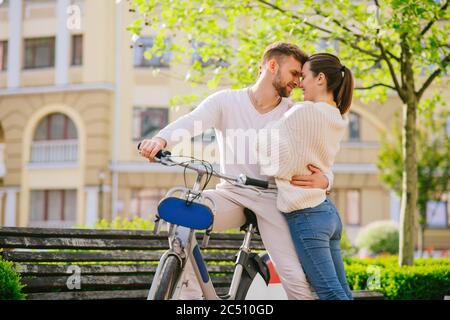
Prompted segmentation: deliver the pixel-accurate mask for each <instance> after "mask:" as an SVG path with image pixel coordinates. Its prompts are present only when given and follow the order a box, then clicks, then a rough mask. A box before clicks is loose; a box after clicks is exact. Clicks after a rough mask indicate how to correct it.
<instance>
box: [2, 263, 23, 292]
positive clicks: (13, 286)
mask: <svg viewBox="0 0 450 320" xmlns="http://www.w3.org/2000/svg"><path fill="white" fill-rule="evenodd" d="M22 288H23V285H21V284H20V276H19V274H18V273H17V272H16V270H14V266H13V264H12V262H9V261H5V260H2V259H1V258H0V300H24V299H25V294H23V293H22Z"/></svg>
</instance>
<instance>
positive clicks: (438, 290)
mask: <svg viewBox="0 0 450 320" xmlns="http://www.w3.org/2000/svg"><path fill="white" fill-rule="evenodd" d="M397 259H398V258H397V257H396V256H385V257H377V258H366V259H358V258H345V270H346V274H347V280H348V282H349V285H350V288H351V289H352V290H367V289H370V290H374V291H379V292H381V293H383V294H384V297H385V299H392V300H425V299H434V300H442V299H443V298H444V296H445V295H450V259H432V258H426V259H425V258H424V259H416V261H415V262H414V265H413V266H404V267H402V268H400V267H399V266H398V264H397Z"/></svg>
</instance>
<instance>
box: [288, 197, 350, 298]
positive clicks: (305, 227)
mask: <svg viewBox="0 0 450 320" xmlns="http://www.w3.org/2000/svg"><path fill="white" fill-rule="evenodd" d="M284 216H285V218H286V220H287V223H288V225H289V229H290V231H291V236H292V239H293V241H294V245H295V248H296V250H297V255H298V257H299V259H300V262H301V264H302V266H303V270H304V271H305V274H306V277H307V278H308V280H309V282H310V283H311V285H312V287H313V288H314V290H315V291H316V293H317V295H318V296H319V298H320V299H321V300H351V299H352V293H351V291H350V287H349V285H348V283H347V279H346V276H345V270H344V262H343V260H342V255H341V234H342V222H341V219H340V217H339V213H338V212H337V209H336V207H335V206H334V204H333V202H331V200H329V199H326V200H325V201H324V202H322V203H321V204H319V205H318V206H316V207H313V208H307V209H302V210H297V211H293V212H290V213H284Z"/></svg>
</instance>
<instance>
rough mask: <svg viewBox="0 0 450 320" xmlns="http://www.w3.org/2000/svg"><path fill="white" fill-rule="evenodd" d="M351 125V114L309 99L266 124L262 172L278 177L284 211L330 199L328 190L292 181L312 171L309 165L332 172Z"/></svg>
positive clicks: (261, 143)
mask: <svg viewBox="0 0 450 320" xmlns="http://www.w3.org/2000/svg"><path fill="white" fill-rule="evenodd" d="M347 125H348V118H347V116H345V115H344V116H342V115H341V114H340V112H339V109H338V108H336V107H334V106H331V105H329V104H327V103H325V102H317V103H314V102H309V101H305V102H302V103H300V104H297V105H294V106H293V107H292V108H291V109H289V110H288V111H287V112H286V113H285V114H284V116H283V117H282V118H281V119H280V120H278V121H277V122H275V123H273V124H271V125H269V126H267V127H266V129H267V136H266V137H264V138H262V139H260V140H259V142H258V151H259V159H260V161H261V162H262V163H261V171H262V172H263V173H264V174H266V175H269V176H274V177H275V180H276V183H277V186H278V198H277V206H278V209H279V210H280V211H282V212H292V211H295V210H300V209H305V208H311V207H315V206H317V205H319V204H320V203H322V202H323V201H324V200H325V199H326V193H325V190H323V189H306V188H302V187H297V186H294V185H291V184H290V180H291V177H292V176H293V175H297V174H298V175H309V174H311V172H310V171H309V170H308V168H307V165H308V164H313V165H315V166H316V167H318V168H319V169H320V170H322V171H323V172H330V171H331V167H332V165H333V162H334V160H335V157H336V154H337V152H338V151H339V148H340V142H341V139H342V138H343V135H344V132H345V128H346V127H347Z"/></svg>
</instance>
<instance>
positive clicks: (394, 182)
mask: <svg viewBox="0 0 450 320" xmlns="http://www.w3.org/2000/svg"><path fill="white" fill-rule="evenodd" d="M445 106H446V103H445V102H444V101H442V97H440V96H439V94H438V93H436V94H435V95H434V96H433V97H432V98H431V99H427V100H425V101H424V102H423V103H422V104H421V105H420V109H419V119H418V120H419V121H418V125H417V136H416V141H417V179H418V180H417V188H418V198H417V207H418V209H419V212H420V213H421V221H420V222H421V224H422V225H425V224H426V220H425V218H426V217H425V211H426V204H427V202H428V201H429V200H440V198H441V196H442V195H443V194H445V193H446V192H447V191H448V190H449V180H450V156H449V154H450V138H449V136H448V133H447V122H446V121H447V117H448V116H449V115H450V111H449V110H448V109H447V108H445ZM401 146H402V135H401V130H400V126H399V125H398V121H396V122H395V124H394V126H393V131H392V134H391V137H390V139H388V138H387V137H386V136H385V137H383V139H382V144H381V148H380V153H379V157H378V161H377V166H378V168H379V169H380V172H381V179H382V181H383V182H384V183H385V184H386V185H387V186H388V187H389V188H391V189H392V190H394V192H395V193H396V194H397V195H398V196H400V194H401V191H402V188H401V186H402V172H403V168H404V161H403V155H402V151H401V150H402V148H401Z"/></svg>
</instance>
